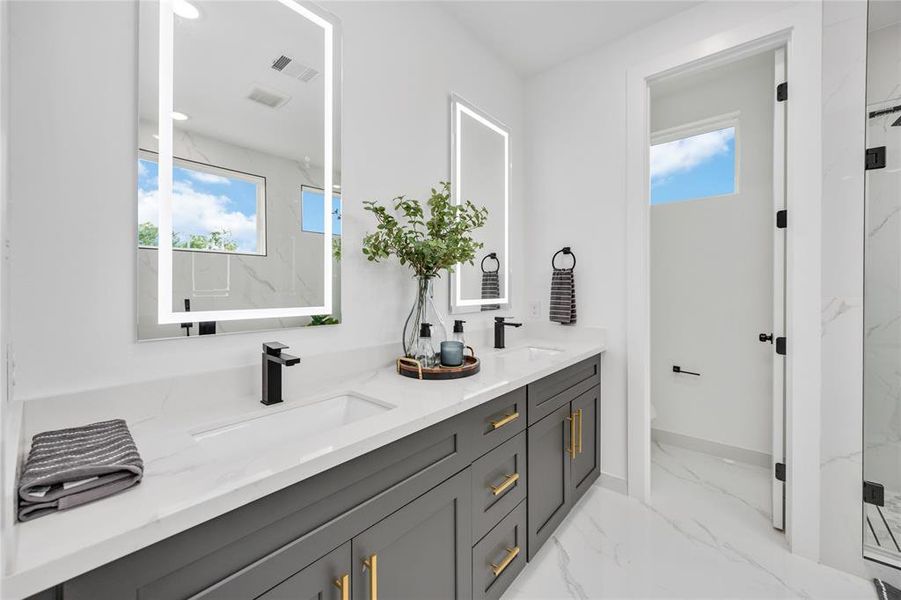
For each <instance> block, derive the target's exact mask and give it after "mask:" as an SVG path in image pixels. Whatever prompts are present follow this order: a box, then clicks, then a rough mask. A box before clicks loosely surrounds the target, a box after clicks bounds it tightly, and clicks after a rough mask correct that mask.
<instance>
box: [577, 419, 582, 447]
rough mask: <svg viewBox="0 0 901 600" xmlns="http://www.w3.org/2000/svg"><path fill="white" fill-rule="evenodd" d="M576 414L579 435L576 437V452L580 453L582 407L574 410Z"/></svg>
mask: <svg viewBox="0 0 901 600" xmlns="http://www.w3.org/2000/svg"><path fill="white" fill-rule="evenodd" d="M576 415H578V417H579V437H578V440H579V443H578V444H577V445H576V453H577V454H582V409H581V408H580V409H579V410H578V411H577V412H576Z"/></svg>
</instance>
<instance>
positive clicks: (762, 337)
mask: <svg viewBox="0 0 901 600" xmlns="http://www.w3.org/2000/svg"><path fill="white" fill-rule="evenodd" d="M757 339H758V340H760V341H761V342H763V343H766V342H769V343H771V344H772V343H773V334H772V333H770V334H766V333H761V334H760V335H758V336H757Z"/></svg>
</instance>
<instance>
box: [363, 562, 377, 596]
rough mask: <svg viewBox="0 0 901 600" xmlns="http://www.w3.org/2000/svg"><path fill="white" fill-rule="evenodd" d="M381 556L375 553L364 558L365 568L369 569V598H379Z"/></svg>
mask: <svg viewBox="0 0 901 600" xmlns="http://www.w3.org/2000/svg"><path fill="white" fill-rule="evenodd" d="M378 559H379V557H378V556H376V555H375V554H373V555H372V556H370V557H369V558H367V559H365V560H363V568H364V569H369V600H379V562H378Z"/></svg>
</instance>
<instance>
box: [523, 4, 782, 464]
mask: <svg viewBox="0 0 901 600" xmlns="http://www.w3.org/2000/svg"><path fill="white" fill-rule="evenodd" d="M790 6H793V3H782V2H772V3H769V2H767V3H755V2H722V3H705V4H702V5H700V6H698V7H696V8H694V9H692V10H689V11H686V12H684V13H681V14H679V15H676V16H675V17H673V18H671V19H667V20H665V21H662V22H660V23H657V24H655V25H653V26H651V27H649V28H647V29H643V30H641V31H639V32H637V33H635V34H632V35H630V36H628V37H626V38H623V39H622V40H619V41H617V42H614V43H612V44H609V45H607V46H605V47H603V48H601V49H599V50H597V51H595V52H592V53H590V54H587V55H585V56H583V57H580V58H577V59H574V60H571V61H569V62H567V63H564V64H563V65H560V66H559V67H556V68H554V69H551V70H550V71H547V72H545V73H543V74H541V75H539V76H536V77H534V78H533V79H531V80H529V81H528V82H527V84H526V122H527V123H529V131H528V136H529V143H528V147H527V154H526V171H527V173H528V175H527V180H526V185H527V189H528V193H527V197H526V204H527V211H528V212H527V215H528V222H527V226H528V231H529V246H528V251H527V254H526V257H525V258H526V263H527V264H528V265H530V270H529V271H528V273H527V281H526V286H527V287H526V300H527V301H529V302H531V301H538V300H540V301H541V302H542V303H543V307H544V308H546V307H547V299H548V294H549V281H550V257H551V255H552V254H553V253H554V252H555V251H556V250H558V249H560V248H561V247H562V246H564V245H568V246H572V249H573V252H574V253H575V254H576V255H577V257H578V260H579V263H578V267H577V268H576V295H577V302H578V310H579V322H580V323H582V324H585V325H595V326H601V327H606V328H607V340H608V352H607V354H606V355H605V358H604V379H603V383H602V386H603V389H602V394H603V397H604V403H603V407H602V415H601V418H602V423H603V435H602V440H603V442H602V443H603V445H602V448H601V453H602V456H601V462H602V465H601V466H602V469H603V471H604V472H605V473H607V474H608V475H612V476H616V477H625V476H626V460H627V453H626V354H625V349H626V339H625V324H626V306H625V304H626V269H625V262H626V239H625V225H626V203H625V195H626V185H625V169H626V156H625V152H626V74H627V71H628V68H629V67H630V66H632V65H636V64H640V63H643V62H645V61H647V60H649V59H650V58H652V57H656V56H658V55H660V54H662V53H665V52H667V51H669V50H671V49H672V48H674V47H679V46H684V45H686V44H689V43H692V42H698V41H700V40H704V39H706V38H708V37H710V36H712V35H715V34H717V33H720V32H722V31H724V30H727V29H732V28H735V27H738V26H740V25H743V24H745V23H747V22H749V21H752V20H755V19H758V18H761V17H763V16H765V15H767V14H770V13H772V12H774V11H779V10H783V9H786V8H788V7H790Z"/></svg>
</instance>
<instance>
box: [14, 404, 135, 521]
mask: <svg viewBox="0 0 901 600" xmlns="http://www.w3.org/2000/svg"><path fill="white" fill-rule="evenodd" d="M143 475H144V461H142V460H141V455H140V454H138V449H137V447H136V446H135V442H134V439H133V438H132V437H131V432H130V431H129V430H128V425H126V423H125V421H123V420H122V419H115V420H112V421H102V422H100V423H92V424H91V425H84V426H82V427H72V428H70V429H58V430H55V431H46V432H44V433H39V434H37V435H35V436H34V438H32V440H31V451H30V452H29V453H28V459H27V460H26V461H25V466H24V467H23V468H22V474H21V476H20V477H19V520H20V521H29V520H31V519H36V518H38V517H42V516H44V515H47V514H50V513H53V512H56V511H59V510H66V509H68V508H73V507H75V506H79V505H81V504H85V503H87V502H92V501H94V500H99V499H100V498H105V497H106V496H111V495H113V494H116V493H118V492H121V491H123V490H126V489H128V488H130V487H131V486H133V485H135V484H137V483H138V482H139V481H141V477H143Z"/></svg>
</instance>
